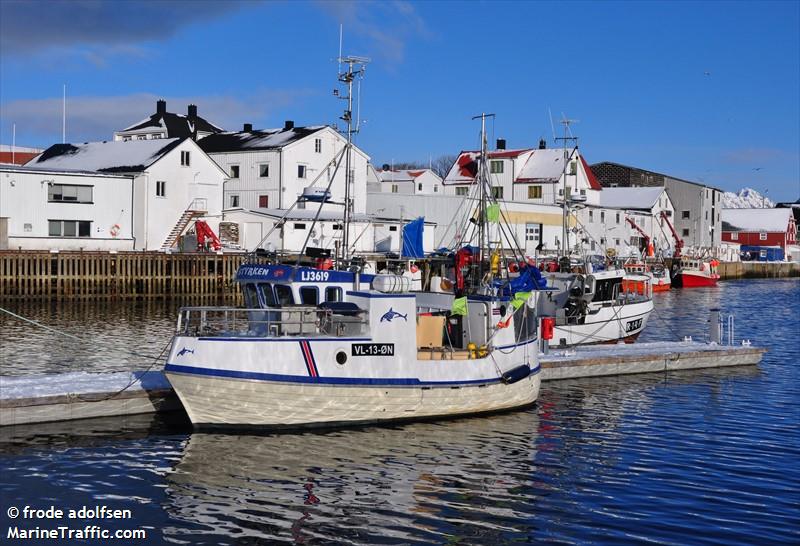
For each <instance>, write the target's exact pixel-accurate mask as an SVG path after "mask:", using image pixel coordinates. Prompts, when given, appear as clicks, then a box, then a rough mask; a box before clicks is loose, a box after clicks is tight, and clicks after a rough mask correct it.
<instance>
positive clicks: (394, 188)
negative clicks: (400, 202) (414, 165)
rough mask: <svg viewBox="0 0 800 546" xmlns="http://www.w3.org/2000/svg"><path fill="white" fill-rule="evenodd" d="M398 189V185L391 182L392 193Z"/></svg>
mask: <svg viewBox="0 0 800 546" xmlns="http://www.w3.org/2000/svg"><path fill="white" fill-rule="evenodd" d="M398 189H399V187H398V185H397V184H392V193H397V190H398Z"/></svg>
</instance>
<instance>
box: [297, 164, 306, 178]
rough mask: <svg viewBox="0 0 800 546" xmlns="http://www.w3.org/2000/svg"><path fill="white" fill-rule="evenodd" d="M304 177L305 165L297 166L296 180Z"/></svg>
mask: <svg viewBox="0 0 800 546" xmlns="http://www.w3.org/2000/svg"><path fill="white" fill-rule="evenodd" d="M305 177H306V166H305V165H298V166H297V178H305Z"/></svg>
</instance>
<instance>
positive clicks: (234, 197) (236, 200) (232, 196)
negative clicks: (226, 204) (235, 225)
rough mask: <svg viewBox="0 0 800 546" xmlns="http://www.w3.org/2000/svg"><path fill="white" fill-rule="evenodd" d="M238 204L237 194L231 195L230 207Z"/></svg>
mask: <svg viewBox="0 0 800 546" xmlns="http://www.w3.org/2000/svg"><path fill="white" fill-rule="evenodd" d="M238 206H239V196H238V195H231V207H238Z"/></svg>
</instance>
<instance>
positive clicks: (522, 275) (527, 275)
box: [494, 264, 547, 297]
mask: <svg viewBox="0 0 800 546" xmlns="http://www.w3.org/2000/svg"><path fill="white" fill-rule="evenodd" d="M494 284H495V287H496V288H498V289H499V290H498V293H499V294H500V295H501V296H506V297H511V296H513V295H514V294H516V293H517V292H532V291H534V290H544V289H545V288H547V279H545V278H544V277H543V276H542V272H541V271H539V268H538V267H534V266H532V265H527V264H525V265H524V266H523V267H522V269H520V272H519V276H518V277H516V278H513V279H511V280H510V281H506V280H500V279H498V280H495V281H494Z"/></svg>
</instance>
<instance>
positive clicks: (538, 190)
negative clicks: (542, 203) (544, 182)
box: [528, 186, 542, 199]
mask: <svg viewBox="0 0 800 546" xmlns="http://www.w3.org/2000/svg"><path fill="white" fill-rule="evenodd" d="M541 198H542V187H541V186H528V199H541Z"/></svg>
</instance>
